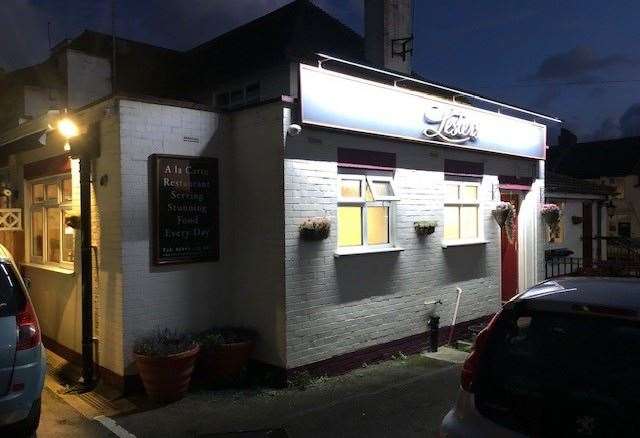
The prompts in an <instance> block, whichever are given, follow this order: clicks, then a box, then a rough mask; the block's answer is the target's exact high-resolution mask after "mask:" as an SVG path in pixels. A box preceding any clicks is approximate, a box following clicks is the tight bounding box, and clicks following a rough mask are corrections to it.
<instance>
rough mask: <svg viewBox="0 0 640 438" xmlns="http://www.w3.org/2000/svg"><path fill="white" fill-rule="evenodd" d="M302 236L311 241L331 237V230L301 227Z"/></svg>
mask: <svg viewBox="0 0 640 438" xmlns="http://www.w3.org/2000/svg"><path fill="white" fill-rule="evenodd" d="M300 237H302V238H303V239H304V240H309V241H317V240H324V239H326V238H327V237H329V230H323V231H321V230H314V229H310V228H301V229H300Z"/></svg>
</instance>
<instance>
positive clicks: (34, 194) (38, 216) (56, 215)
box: [28, 174, 75, 269]
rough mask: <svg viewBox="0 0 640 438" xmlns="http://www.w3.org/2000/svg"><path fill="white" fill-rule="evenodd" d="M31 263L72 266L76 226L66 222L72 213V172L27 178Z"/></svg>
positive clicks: (69, 267) (71, 267) (70, 267)
mask: <svg viewBox="0 0 640 438" xmlns="http://www.w3.org/2000/svg"><path fill="white" fill-rule="evenodd" d="M29 189H30V190H29V192H30V197H29V198H28V201H30V202H29V211H30V215H31V220H30V221H29V223H30V229H29V232H30V234H31V238H30V242H31V247H30V252H29V257H30V261H31V262H32V263H42V264H46V265H53V266H59V267H63V268H68V269H73V261H74V259H75V230H74V229H73V228H71V227H69V226H67V225H66V222H67V219H68V218H69V216H71V201H72V191H71V175H69V174H65V175H59V176H55V177H48V178H43V179H38V180H33V181H30V182H29Z"/></svg>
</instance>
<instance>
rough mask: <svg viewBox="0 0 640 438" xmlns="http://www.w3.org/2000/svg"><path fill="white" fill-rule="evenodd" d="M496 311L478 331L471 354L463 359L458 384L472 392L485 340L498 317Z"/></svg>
mask: <svg viewBox="0 0 640 438" xmlns="http://www.w3.org/2000/svg"><path fill="white" fill-rule="evenodd" d="M499 314H500V313H499V312H498V313H497V314H496V315H495V316H494V317H493V318H492V319H491V321H490V322H489V324H488V325H487V326H486V327H485V328H484V329H482V331H480V333H478V336H477V337H476V340H475V342H474V343H473V349H472V350H471V354H469V356H468V357H467V360H465V361H464V364H463V365H462V373H461V375H460V386H462V389H464V390H465V391H467V392H473V391H474V387H473V384H474V382H475V378H476V377H477V374H478V365H479V363H480V359H481V357H482V354H483V353H484V351H485V350H486V347H487V342H488V340H489V336H490V334H491V331H492V330H493V328H494V326H495V323H496V319H497V318H498V315H499Z"/></svg>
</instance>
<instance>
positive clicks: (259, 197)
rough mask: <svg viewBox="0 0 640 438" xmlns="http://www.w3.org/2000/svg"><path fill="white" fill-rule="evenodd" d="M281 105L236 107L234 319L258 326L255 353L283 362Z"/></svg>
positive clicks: (233, 145)
mask: <svg viewBox="0 0 640 438" xmlns="http://www.w3.org/2000/svg"><path fill="white" fill-rule="evenodd" d="M282 121H283V109H282V105H281V104H280V103H273V104H268V105H262V106H257V107H253V108H247V109H244V110H241V111H236V112H233V113H232V114H231V115H230V120H229V131H228V133H229V141H230V145H229V146H230V149H231V151H232V159H231V162H232V166H233V173H232V179H233V184H234V187H233V204H232V205H233V206H232V208H233V231H231V232H232V235H233V253H232V259H233V262H232V263H233V268H232V272H233V280H232V289H231V291H232V292H231V293H232V297H233V298H232V300H233V314H234V324H236V325H240V326H248V327H252V328H255V329H257V331H258V332H259V335H260V339H259V341H258V343H257V348H256V352H255V354H254V357H255V358H256V359H259V360H261V361H263V362H266V363H270V364H273V365H278V366H282V367H284V366H285V364H286V352H285V342H286V340H285V324H286V320H285V312H284V308H285V298H284V295H285V289H284V237H283V233H282V230H283V227H284V211H283V204H284V199H283V184H284V176H283V172H284V171H283V167H282V163H283V154H284V149H283V122H282Z"/></svg>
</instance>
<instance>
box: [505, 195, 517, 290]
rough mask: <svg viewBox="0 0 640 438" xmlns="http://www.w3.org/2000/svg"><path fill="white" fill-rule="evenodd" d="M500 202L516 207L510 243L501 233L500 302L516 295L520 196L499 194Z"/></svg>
mask: <svg viewBox="0 0 640 438" xmlns="http://www.w3.org/2000/svg"><path fill="white" fill-rule="evenodd" d="M500 200H501V201H502V202H510V203H512V204H513V205H514V206H515V207H516V217H515V218H514V224H513V225H514V227H513V228H514V229H513V236H512V240H511V241H510V240H509V238H508V236H507V232H506V231H505V230H504V229H503V230H502V231H501V236H500V242H501V262H502V263H501V286H502V288H501V289H502V301H508V300H510V299H511V298H513V297H514V296H515V295H517V294H518V211H519V210H520V195H519V194H518V193H517V192H502V193H500Z"/></svg>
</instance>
